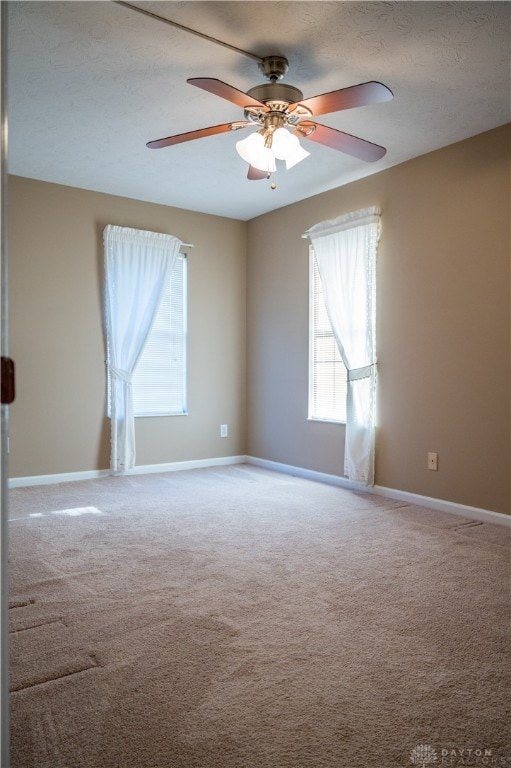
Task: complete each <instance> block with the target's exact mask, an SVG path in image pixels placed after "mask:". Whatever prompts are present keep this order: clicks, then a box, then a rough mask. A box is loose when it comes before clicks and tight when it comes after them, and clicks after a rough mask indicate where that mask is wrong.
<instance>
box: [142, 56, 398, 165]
mask: <svg viewBox="0 0 511 768" xmlns="http://www.w3.org/2000/svg"><path fill="white" fill-rule="evenodd" d="M259 68H260V69H261V71H262V72H263V74H264V76H265V77H266V78H267V80H269V82H268V83H263V84H262V85H256V86H255V87H254V88H250V90H249V91H247V93H244V92H243V91H240V90H238V89H237V88H234V87H233V86H232V85H228V84H227V83H224V82H222V80H217V79H216V78H212V77H194V78H190V79H189V80H187V82H188V83H190V84H191V85H195V86H196V87H197V88H202V89H203V90H204V91H208V93H212V94H214V95H215V96H220V97H221V98H223V99H226V100H227V101H230V102H232V103H233V104H236V105H237V106H238V107H242V109H243V110H244V117H245V119H244V120H238V121H235V122H231V123H223V124H222V125H214V126H211V127H209V128H200V129H199V130H196V131H188V132H187V133H180V134H177V135H175V136H167V137H166V138H163V139H156V140H155V141H150V142H148V143H147V146H148V147H149V148H150V149H161V148H162V147H170V146H173V145H174V144H180V143H182V142H185V141H192V140H193V139H201V138H203V137H205V136H214V135H216V134H219V133H227V132H229V131H237V130H239V129H241V128H246V127H247V126H251V125H253V126H259V129H258V130H257V131H255V132H254V133H251V134H250V135H249V136H248V137H247V138H246V139H244V140H243V141H238V142H237V144H236V150H237V152H238V154H239V155H240V156H241V157H242V158H243V159H244V160H246V162H248V164H249V168H248V174H247V177H248V178H249V179H251V180H256V179H264V178H269V177H270V175H271V174H272V173H274V172H275V171H276V162H275V160H276V159H277V160H284V161H285V163H286V168H288V169H289V168H292V167H293V166H294V165H296V163H298V162H300V161H301V160H303V159H305V158H306V157H307V156H308V155H309V154H310V153H309V152H307V151H306V150H305V149H304V148H303V147H302V146H301V144H300V142H299V138H305V139H308V140H309V141H314V142H317V143H318V144H324V145H325V146H327V147H330V148H331V149H336V150H338V151H339V152H344V153H346V154H348V155H352V156H353V157H356V158H358V159H360V160H365V161H367V162H373V161H375V160H379V159H380V158H382V157H383V156H384V155H385V152H386V149H385V147H381V146H379V145H378V144H373V143H372V142H370V141H366V140H365V139H360V138H358V137H357V136H352V135H351V134H349V133H344V132H343V131H339V130H337V129H335V128H329V127H328V126H326V125H321V124H320V123H316V122H315V121H314V120H312V119H311V118H312V117H315V116H316V115H325V114H328V113H330V112H338V111H340V110H344V109H351V108H353V107H364V106H368V105H371V104H380V103H382V102H385V101H390V99H392V98H393V94H392V91H391V90H390V89H389V88H387V86H385V85H383V84H382V83H379V82H376V81H370V82H367V83H361V84H360V85H353V86H351V87H349V88H340V89H339V90H337V91H330V92H329V93H323V94H321V95H319V96H313V97H311V98H308V99H304V98H303V94H302V92H301V91H300V90H299V89H298V88H295V87H294V86H293V85H287V84H285V83H279V82H278V81H279V80H281V79H282V77H283V76H284V74H285V73H286V72H287V70H288V61H287V59H286V58H284V57H283V56H266V57H264V58H263V59H261V60H260V63H259Z"/></svg>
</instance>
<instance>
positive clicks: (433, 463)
mask: <svg viewBox="0 0 511 768" xmlns="http://www.w3.org/2000/svg"><path fill="white" fill-rule="evenodd" d="M428 469H432V470H433V471H434V472H437V471H438V453H428Z"/></svg>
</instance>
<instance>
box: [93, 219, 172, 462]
mask: <svg viewBox="0 0 511 768" xmlns="http://www.w3.org/2000/svg"><path fill="white" fill-rule="evenodd" d="M103 242H104V249H105V322H106V336H107V350H108V367H109V371H110V420H111V460H110V466H111V469H112V470H113V471H114V472H122V471H125V470H127V469H131V468H132V467H133V466H134V465H135V456H136V452H135V419H134V416H133V395H132V388H131V381H132V377H133V372H134V370H135V368H136V365H137V362H138V359H139V357H140V355H141V353H142V350H143V348H144V344H145V342H146V339H147V336H148V334H149V331H150V330H151V326H152V324H153V321H154V318H155V316H156V312H157V310H158V307H159V305H160V301H161V298H162V294H163V290H164V288H165V285H166V284H167V283H168V281H169V279H170V273H171V271H172V267H173V266H174V261H175V259H176V257H177V253H178V251H179V247H180V246H181V241H180V240H178V239H177V238H176V237H173V236H172V235H163V234H159V233H156V232H145V231H143V230H139V229H128V228H126V227H116V226H112V225H108V226H107V227H105V230H104V232H103Z"/></svg>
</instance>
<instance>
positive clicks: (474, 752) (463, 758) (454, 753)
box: [410, 744, 511, 768]
mask: <svg viewBox="0 0 511 768" xmlns="http://www.w3.org/2000/svg"><path fill="white" fill-rule="evenodd" d="M410 762H411V763H413V764H414V765H415V766H417V768H431V766H433V765H435V764H436V767H437V768H440V766H451V768H455V767H456V768H460V766H467V767H468V766H473V767H474V768H476V767H477V768H482V766H494V767H495V768H505V766H508V768H511V759H510V758H506V757H503V756H502V755H497V754H495V753H494V752H493V751H492V750H491V749H478V748H476V747H463V748H462V749H459V748H458V749H453V748H451V749H445V748H443V747H442V748H440V747H437V748H436V749H434V748H433V747H432V746H431V745H430V744H418V745H417V746H416V747H414V748H413V749H412V751H411V753H410Z"/></svg>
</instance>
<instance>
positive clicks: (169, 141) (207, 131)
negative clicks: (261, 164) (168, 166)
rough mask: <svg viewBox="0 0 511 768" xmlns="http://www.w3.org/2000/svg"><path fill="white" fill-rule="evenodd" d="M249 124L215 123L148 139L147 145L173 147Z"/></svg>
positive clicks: (244, 122) (152, 147)
mask: <svg viewBox="0 0 511 768" xmlns="http://www.w3.org/2000/svg"><path fill="white" fill-rule="evenodd" d="M247 125H251V123H249V122H248V121H241V122H237V123H222V125H213V126H211V128H200V129H199V130H198V131H188V132H187V133H178V134H176V135H175V136H167V137H166V138H164V139H156V140H155V141H148V142H147V144H146V147H149V149H161V148H162V147H171V146H172V145H173V144H181V143H182V142H183V141H193V139H202V138H204V137H205V136H215V135H216V134H217V133H228V132H229V131H237V130H238V129H239V128H245V126H247Z"/></svg>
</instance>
